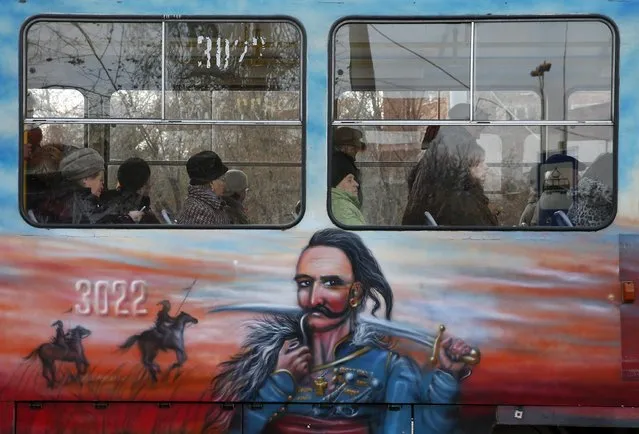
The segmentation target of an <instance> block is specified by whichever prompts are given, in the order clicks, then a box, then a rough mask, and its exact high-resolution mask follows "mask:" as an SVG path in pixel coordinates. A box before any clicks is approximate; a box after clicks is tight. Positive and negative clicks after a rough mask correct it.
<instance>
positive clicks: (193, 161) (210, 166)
mask: <svg viewBox="0 0 639 434" xmlns="http://www.w3.org/2000/svg"><path fill="white" fill-rule="evenodd" d="M228 170H229V169H228V167H226V166H225V165H224V163H222V160H221V159H220V157H219V156H218V155H217V154H216V153H215V152H213V151H202V152H198V153H197V154H195V155H194V156H192V157H191V158H189V161H187V162H186V171H187V173H188V174H189V178H191V185H203V184H207V183H209V182H211V181H214V180H216V179H218V178H220V177H221V176H222V175H224V174H225V173H226V172H228Z"/></svg>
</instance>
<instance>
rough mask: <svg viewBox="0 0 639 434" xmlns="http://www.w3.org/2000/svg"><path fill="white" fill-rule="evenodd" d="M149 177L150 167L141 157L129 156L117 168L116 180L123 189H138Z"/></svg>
mask: <svg viewBox="0 0 639 434" xmlns="http://www.w3.org/2000/svg"><path fill="white" fill-rule="evenodd" d="M150 177H151V168H150V167H149V165H148V163H147V162H146V161H144V160H143V159H141V158H137V157H133V158H129V159H128V160H126V161H125V162H124V163H122V165H121V166H120V168H119V169H118V182H119V183H120V186H121V187H122V189H123V190H129V191H138V190H139V189H141V188H142V187H144V185H145V184H146V182H147V181H148V180H149V178H150Z"/></svg>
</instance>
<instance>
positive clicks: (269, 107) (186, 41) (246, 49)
mask: <svg viewBox="0 0 639 434" xmlns="http://www.w3.org/2000/svg"><path fill="white" fill-rule="evenodd" d="M167 34H168V36H167V46H166V53H167V54H166V56H167V58H166V61H167V65H166V72H167V75H166V89H167V90H168V91H170V92H169V93H168V94H167V96H168V98H167V101H166V109H167V116H169V117H170V118H176V119H193V118H194V117H196V118H204V117H206V115H203V114H201V113H197V112H192V111H189V110H184V107H185V106H186V107H187V108H188V107H190V106H191V104H190V102H189V101H190V99H191V98H194V99H195V100H196V101H197V105H198V107H201V108H204V107H207V106H208V107H210V108H209V109H208V110H205V113H208V117H209V118H212V119H240V120H245V119H253V120H262V119H277V118H278V117H279V118H281V117H284V118H285V119H300V114H299V92H300V88H301V56H302V49H301V48H302V39H301V34H300V32H299V30H298V29H297V27H295V26H294V25H292V24H291V23H284V22H275V23H269V22H251V23H246V22H244V23H221V22H220V23H217V22H216V23H210V22H209V23H200V22H188V23H187V22H184V23H183V22H177V23H174V22H171V23H167ZM222 91H226V92H222ZM236 92H237V93H236ZM280 111H282V112H284V113H279V112H280Z"/></svg>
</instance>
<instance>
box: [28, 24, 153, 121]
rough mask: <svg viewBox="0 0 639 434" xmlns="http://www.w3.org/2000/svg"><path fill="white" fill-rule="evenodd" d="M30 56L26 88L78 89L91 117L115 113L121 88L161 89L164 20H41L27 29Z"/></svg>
mask: <svg viewBox="0 0 639 434" xmlns="http://www.w3.org/2000/svg"><path fill="white" fill-rule="evenodd" d="M25 55H26V71H25V72H26V74H25V75H26V85H27V88H30V89H47V88H50V87H59V88H67V89H75V90H77V91H79V92H80V93H81V94H82V95H84V102H85V104H86V105H87V112H88V113H87V114H88V117H95V118H100V117H111V114H110V113H109V110H108V106H109V101H110V99H111V95H112V94H113V93H114V92H117V91H119V90H133V89H138V90H161V88H162V26H161V24H160V23H132V22H126V23H117V22H93V23H89V22H79V21H78V22H60V21H38V22H35V23H33V24H32V25H30V26H29V27H28V28H27V34H26V47H25ZM69 114H72V115H73V116H70V117H84V112H82V113H69ZM43 115H44V114H42V115H41V116H43ZM127 117H135V116H134V114H133V113H132V114H131V115H130V116H127Z"/></svg>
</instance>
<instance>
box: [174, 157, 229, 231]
mask: <svg viewBox="0 0 639 434" xmlns="http://www.w3.org/2000/svg"><path fill="white" fill-rule="evenodd" d="M186 171H187V173H188V174H189V178H190V179H191V180H190V181H189V183H190V185H189V188H188V194H187V197H186V200H185V201H184V205H183V206H182V209H181V210H180V213H179V214H178V218H177V222H178V224H181V225H228V224H231V219H230V217H229V214H228V212H227V209H226V208H227V205H226V203H225V202H224V200H222V196H223V194H224V188H225V183H224V180H223V178H222V177H223V175H224V174H225V173H226V172H228V167H226V165H225V164H224V163H222V160H221V159H220V157H219V156H218V155H217V154H216V153H215V152H213V151H202V152H199V153H197V154H195V155H193V156H192V157H191V158H189V160H188V161H187V162H186Z"/></svg>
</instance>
